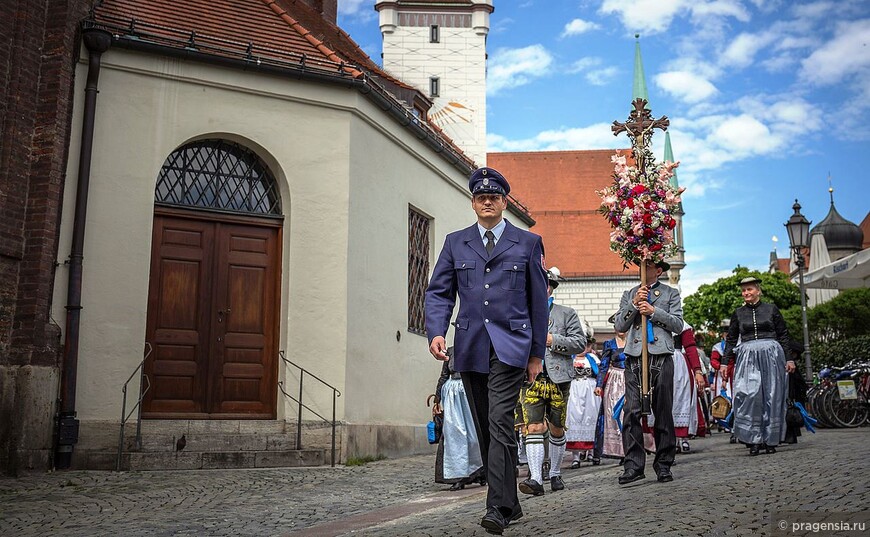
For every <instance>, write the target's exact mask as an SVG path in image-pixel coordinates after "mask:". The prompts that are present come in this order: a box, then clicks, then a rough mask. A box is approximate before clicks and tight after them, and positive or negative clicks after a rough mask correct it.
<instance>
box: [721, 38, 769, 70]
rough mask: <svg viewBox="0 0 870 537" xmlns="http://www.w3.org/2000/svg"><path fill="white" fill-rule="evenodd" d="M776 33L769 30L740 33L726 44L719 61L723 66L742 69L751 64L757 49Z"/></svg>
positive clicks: (764, 45)
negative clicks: (756, 32) (758, 32)
mask: <svg viewBox="0 0 870 537" xmlns="http://www.w3.org/2000/svg"><path fill="white" fill-rule="evenodd" d="M775 38H776V35H774V34H773V33H771V32H764V33H760V34H749V33H742V34H740V35H738V36H737V37H735V38H734V40H733V41H732V42H731V43H730V44H729V45H728V47H727V48H726V49H725V51H724V52H723V53H722V56H721V57H720V58H719V62H720V63H721V64H722V65H723V66H725V67H736V68H738V69H742V68H744V67H748V66H749V65H751V64H752V62H753V60H754V59H755V55H756V54H757V53H758V51H759V50H761V49H762V48H764V47H766V46H767V45H769V44H770V43H771V42H772V41H773V40H774V39H775Z"/></svg>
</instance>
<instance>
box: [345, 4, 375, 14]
mask: <svg viewBox="0 0 870 537" xmlns="http://www.w3.org/2000/svg"><path fill="white" fill-rule="evenodd" d="M363 8H365V9H367V10H369V11H371V12H372V13H374V11H375V8H374V0H338V13H339V14H340V15H355V14H357V13H359V12H360V11H362V10H363Z"/></svg>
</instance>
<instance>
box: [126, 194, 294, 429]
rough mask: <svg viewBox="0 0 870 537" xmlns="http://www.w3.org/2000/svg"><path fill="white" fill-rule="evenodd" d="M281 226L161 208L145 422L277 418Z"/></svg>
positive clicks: (150, 311) (157, 213) (154, 245)
mask: <svg viewBox="0 0 870 537" xmlns="http://www.w3.org/2000/svg"><path fill="white" fill-rule="evenodd" d="M280 234H281V228H280V222H271V221H269V220H267V219H246V218H242V217H225V218H224V217H214V218H203V216H202V214H201V213H197V212H195V211H181V210H171V209H163V208H159V207H158V209H157V211H155V217H154V233H153V242H152V254H151V277H150V282H149V290H148V321H147V328H146V332H147V333H146V340H147V341H148V342H150V343H151V345H152V347H153V351H152V353H151V355H150V356H149V357H148V359H147V360H146V362H145V374H146V375H147V376H148V379H149V380H150V382H151V388H150V390H149V391H148V393H147V394H146V396H145V398H144V400H143V409H142V411H143V417H146V418H188V419H215V418H217V419H220V418H225V419H229V418H250V419H274V418H275V412H276V394H277V386H276V377H277V369H278V364H277V361H278V356H277V346H278V343H277V335H278V330H277V325H278V322H277V320H278V312H279V308H280V300H279V287H280V285H279V274H280V257H281V253H280Z"/></svg>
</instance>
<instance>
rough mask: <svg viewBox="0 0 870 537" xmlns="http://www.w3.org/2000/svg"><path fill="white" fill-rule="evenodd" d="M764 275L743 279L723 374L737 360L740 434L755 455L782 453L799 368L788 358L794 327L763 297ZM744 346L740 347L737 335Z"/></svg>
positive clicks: (736, 432) (736, 407) (735, 402)
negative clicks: (791, 383)
mask: <svg viewBox="0 0 870 537" xmlns="http://www.w3.org/2000/svg"><path fill="white" fill-rule="evenodd" d="M760 283H761V280H759V279H758V278H753V277H750V278H743V279H742V280H741V281H740V293H741V295H742V296H743V300H744V304H743V305H742V306H740V307H739V308H737V310H736V311H735V312H734V315H733V316H732V317H731V323H730V326H729V328H728V336H727V337H726V338H725V353H724V356H723V358H722V359H723V362H722V364H721V365H720V367H719V373H720V374H721V375H722V376H723V377H724V378H726V379H727V378H728V364H729V362H731V361H732V360H735V359H736V363H735V365H734V385H733V390H734V397H733V402H732V408H733V412H734V435H735V436H736V437H737V440H739V441H740V442H743V443H744V444H747V445H748V446H749V454H750V455H758V454H759V453H760V452H761V449H762V448H764V450H765V452H766V453H776V446H777V444H779V443H780V442H781V441H782V440H783V438H784V437H785V412H786V408H787V402H786V397H787V396H788V379H787V375H786V374H787V373H791V372H792V371H794V369H795V363H794V362H793V361H792V360H786V357H785V352H784V350H783V349H785V348H786V346H787V345H788V339H789V337H788V330H787V329H786V327H785V320H783V318H782V314H781V313H780V312H779V309H778V308H777V307H776V306H775V305H773V304H770V303H767V302H761V294H762V292H761V286H760ZM738 338H739V339H740V342H741V343H740V346H739V347H737V349H736V356H735V347H736V346H737V340H738Z"/></svg>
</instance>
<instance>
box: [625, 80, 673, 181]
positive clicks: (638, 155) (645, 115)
mask: <svg viewBox="0 0 870 537" xmlns="http://www.w3.org/2000/svg"><path fill="white" fill-rule="evenodd" d="M631 104H632V106H633V107H634V110H632V111H631V113H630V114H628V120H627V121H626V122H625V123H620V122H618V121H614V122H613V126H611V127H610V129H611V130H612V131H613V135H614V136H618V135H619V133H621V132H623V131H625V132H626V134H628V138H629V139H630V140H631V151H632V153H633V154H634V160H635V162H636V163H637V169H638V170H640V171H641V173H644V171H645V170H646V156H645V155H646V149H647V148H648V147H649V144H650V140H651V139H652V131H653V129H661V130H662V131H666V130H668V125H670V124H671V120H669V119H668V116H662V117H660V118H658V119H653V117H652V112H651V111H650V110H649V108H647V107H646V105H647V101H646V99H641V98H640V97H638V98H637V99H635V100H634V102H632V103H631Z"/></svg>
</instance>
